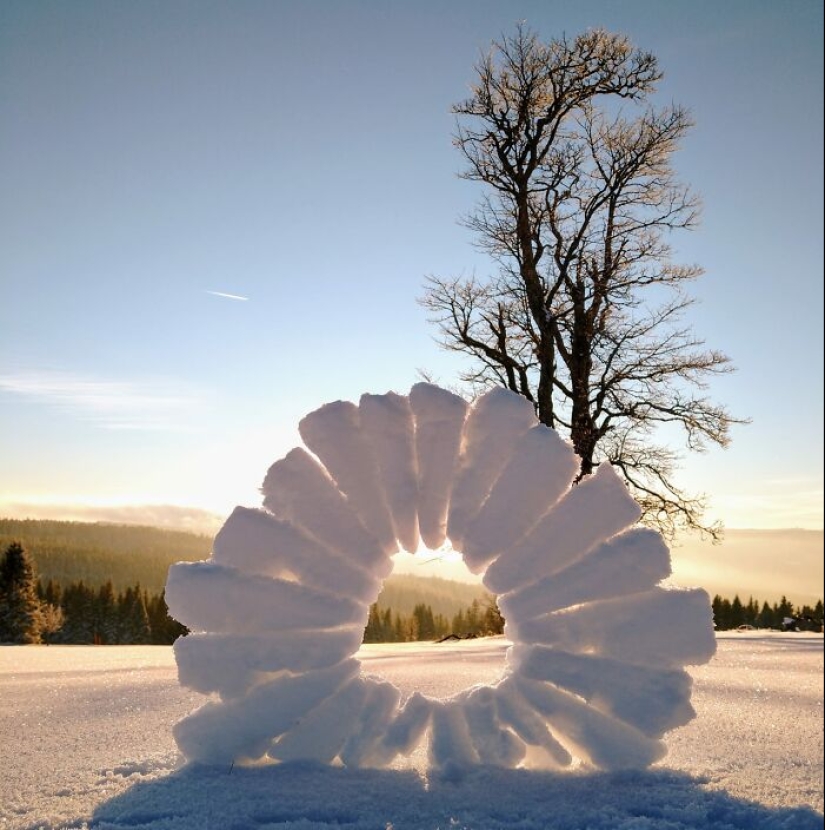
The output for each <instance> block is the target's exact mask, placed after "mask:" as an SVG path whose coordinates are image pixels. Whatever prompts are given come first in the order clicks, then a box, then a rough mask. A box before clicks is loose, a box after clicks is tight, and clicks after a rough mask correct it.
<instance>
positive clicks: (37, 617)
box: [0, 542, 186, 645]
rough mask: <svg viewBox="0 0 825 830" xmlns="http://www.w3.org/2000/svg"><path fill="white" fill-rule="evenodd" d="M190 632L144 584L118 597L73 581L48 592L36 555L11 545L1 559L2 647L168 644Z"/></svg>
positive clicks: (52, 585) (108, 590)
mask: <svg viewBox="0 0 825 830" xmlns="http://www.w3.org/2000/svg"><path fill="white" fill-rule="evenodd" d="M184 633H186V629H185V628H184V627H183V626H182V625H180V623H178V622H176V621H175V620H173V619H172V618H171V617H170V616H169V613H168V610H167V608H166V602H165V600H164V597H163V594H159V595H150V594H149V593H148V592H146V591H144V590H142V589H141V587H140V585H139V584H138V585H135V586H133V587H129V588H127V589H126V590H125V591H121V592H119V593H117V594H115V591H114V588H113V587H112V583H111V582H107V583H106V584H105V585H103V586H101V587H100V588H98V589H94V588H91V587H89V586H87V585H84V583H83V582H73V583H70V584H69V585H68V586H66V588H65V589H61V587H60V586H59V585H58V584H57V583H56V582H54V581H52V580H49V582H48V583H47V584H46V587H45V588H44V587H43V585H42V583H41V582H40V580H39V579H38V578H37V573H36V570H35V567H34V563H33V562H32V559H31V557H30V556H29V555H28V553H27V552H26V550H25V549H24V548H23V546H22V545H21V544H20V543H19V542H12V543H11V544H10V545H9V546H8V547H7V548H6V550H5V552H4V553H3V555H2V558H0V643H19V644H35V643H67V644H68V643H71V644H90V643H100V644H104V643H106V644H115V643H117V644H124V645H125V644H136V645H137V644H164V643H172V642H174V640H175V639H176V638H177V637H179V636H180V635H181V634H184Z"/></svg>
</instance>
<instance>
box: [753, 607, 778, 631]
mask: <svg viewBox="0 0 825 830" xmlns="http://www.w3.org/2000/svg"><path fill="white" fill-rule="evenodd" d="M756 619H757V622H756V625H757V626H758V627H759V628H773V627H774V626H775V625H776V621H775V619H774V613H773V609H772V608H771V607H770V605H768V603H767V602H763V603H762V610H761V611H760V612H759V616H758V617H757V618H756Z"/></svg>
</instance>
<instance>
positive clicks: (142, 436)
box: [0, 0, 823, 529]
mask: <svg viewBox="0 0 825 830" xmlns="http://www.w3.org/2000/svg"><path fill="white" fill-rule="evenodd" d="M518 20H526V21H527V23H528V24H529V25H530V26H532V27H533V28H534V29H536V30H537V31H538V33H539V34H540V35H541V36H543V37H545V38H550V37H553V36H557V35H561V34H562V33H567V34H569V35H573V34H576V33H578V32H580V31H582V30H584V29H586V28H588V27H595V26H603V27H605V28H607V29H609V30H612V31H620V32H623V33H626V34H627V35H629V36H630V37H631V39H632V40H633V41H634V43H636V44H637V45H638V46H640V47H642V48H644V49H647V50H650V51H652V52H654V53H655V54H656V55H657V57H658V58H659V60H660V63H661V67H662V69H663V70H664V72H665V79H664V81H663V82H662V83H661V85H660V92H659V95H658V98H657V100H658V101H660V102H670V101H675V102H677V103H680V104H682V105H684V106H686V107H688V108H689V109H690V110H691V111H692V113H693V116H694V119H695V122H696V126H695V128H694V129H693V131H692V132H691V134H690V136H689V138H688V139H687V141H686V142H685V144H684V148H683V149H682V150H681V152H680V153H679V154H678V156H677V157H676V167H677V169H678V171H679V173H680V175H681V177H682V179H683V180H684V181H686V182H689V183H690V184H691V185H692V186H693V187H694V188H695V189H696V190H697V191H698V192H699V193H700V194H701V195H702V197H703V201H704V213H703V223H702V225H701V227H700V228H699V229H698V230H697V231H695V232H693V233H690V234H681V235H679V236H678V237H677V238H675V239H674V244H675V248H676V252H677V259H679V261H683V262H695V263H698V264H699V265H701V266H703V267H704V268H705V269H706V275H705V276H704V277H703V278H702V280H701V281H700V282H699V283H698V284H697V285H696V290H695V294H696V295H697V297H698V298H699V299H700V301H701V304H700V305H698V306H697V307H696V308H695V309H694V310H693V311H692V313H691V316H690V321H691V322H692V323H693V325H694V326H695V329H696V332H697V333H698V334H699V335H700V336H702V337H704V338H705V339H706V341H707V344H708V346H710V347H713V348H717V349H720V350H722V351H724V352H726V353H727V354H729V355H730V357H731V358H732V360H733V362H734V364H735V365H736V366H737V368H738V371H737V373H736V374H734V375H730V376H725V377H722V378H720V379H718V380H715V381H714V382H713V383H712V384H711V387H710V393H711V395H712V396H713V397H714V398H715V399H717V400H719V401H722V402H724V403H725V404H726V405H728V407H729V408H730V409H731V411H732V412H733V414H735V415H737V416H741V417H749V418H751V419H752V423H751V424H750V425H749V426H742V427H736V428H734V430H733V443H732V446H731V447H730V448H729V449H728V450H726V451H722V450H712V451H711V452H709V453H708V454H707V455H705V456H702V457H692V458H688V459H686V462H685V468H684V472H683V474H682V475H681V477H680V481H681V482H682V483H683V484H684V485H685V486H686V487H687V488H688V489H690V490H694V491H696V490H698V491H705V492H707V493H708V495H709V496H710V500H711V511H710V518H719V519H721V520H722V521H724V523H725V524H726V525H727V526H729V527H733V528H737V527H739V528H746V527H756V528H788V527H800V528H812V529H821V528H822V527H823V430H822V426H823V380H822V378H823V256H822V227H823V198H822V197H823V188H822V183H823V138H822V137H823V127H822V125H823V71H822V70H823V12H822V5H821V3H820V2H818V1H817V2H813V0H811V2H808V1H807V0H794V2H787V3H782V4H777V3H774V2H765V1H764V0H728V1H727V2H725V3H718V2H710V0H699V2H669V3H661V2H655V0H649V1H645V2H643V0H625V2H621V3H616V2H587V0H583V2H580V3H575V4H573V3H568V2H555V0H542V2H519V0H512V2H506V3H501V2H492V1H491V0H472V2H471V1H470V0H457V1H456V2H451V3H442V2H433V1H432V0H427V1H426V2H418V3H414V4H413V3H400V2H378V0H374V2H355V0H350V1H349V2H321V0H311V1H310V2H300V3H299V2H248V1H246V2H233V3H229V2H174V3H166V2H148V1H146V0H144V1H143V2H139V3H119V4H113V3H108V2H84V1H82V0H81V1H79V2H74V3H60V2H40V1H39V0H35V2H29V1H28V0H27V2H14V1H13V0H6V2H4V3H3V4H2V5H0V288H2V294H1V295H0V298H1V299H0V469H2V478H0V515H9V514H10V513H15V512H16V513H17V514H18V515H22V514H26V515H37V514H40V515H49V516H51V517H57V516H59V515H64V516H66V517H67V518H77V517H78V513H81V514H82V513H83V511H84V510H85V511H87V515H88V516H89V517H94V516H95V515H97V516H99V517H101V516H103V515H105V511H104V513H101V511H100V508H106V509H109V508H117V510H127V511H128V510H133V511H134V510H135V506H140V505H145V504H151V505H154V506H155V507H154V508H153V509H154V510H155V512H156V513H157V515H160V513H161V512H162V510H163V506H164V505H175V506H179V507H186V508H196V509H204V510H209V511H212V512H215V513H217V514H219V515H226V514H228V512H229V511H230V510H231V509H232V507H233V506H234V505H235V504H239V503H240V504H256V503H257V502H258V495H257V488H258V486H259V484H260V482H261V480H262V478H263V474H264V472H265V471H266V468H267V467H268V466H269V464H270V463H272V462H273V461H274V460H276V459H277V458H280V457H281V456H283V455H284V454H285V453H286V452H287V451H288V450H289V449H290V448H291V447H292V446H294V445H295V444H296V443H298V441H299V439H298V436H297V423H298V420H299V419H300V418H301V417H302V416H303V415H304V414H306V413H307V412H308V411H310V410H312V409H314V408H316V407H317V406H319V405H321V404H323V403H325V402H327V401H331V400H336V399H339V398H343V399H350V400H357V399H358V397H359V396H360V394H361V393H363V392H383V391H386V390H388V389H394V390H396V391H399V392H406V391H407V390H408V389H409V387H410V386H411V385H412V384H413V383H414V382H416V380H417V379H418V377H417V370H419V369H427V370H429V371H431V372H432V374H433V375H434V376H435V377H437V378H438V379H440V380H441V381H443V382H444V383H446V384H451V383H453V382H454V379H455V375H456V372H457V367H458V366H459V363H458V361H457V359H456V358H455V357H454V356H450V355H448V354H445V353H444V352H443V351H441V350H440V349H439V348H438V346H437V345H436V344H435V342H434V340H433V335H434V331H433V329H432V327H431V326H429V325H428V323H427V321H426V314H425V312H424V310H423V309H421V308H420V307H419V306H418V305H417V303H416V298H417V297H418V296H419V295H420V294H421V292H422V284H423V280H424V277H425V275H426V274H439V275H450V274H456V273H462V272H464V273H468V272H470V271H472V270H475V271H476V272H477V273H478V274H484V273H490V272H491V270H492V265H491V263H489V262H488V261H487V260H486V259H485V258H484V256H483V255H482V254H481V253H479V252H478V251H477V250H476V249H475V248H474V247H473V237H472V234H471V233H470V232H469V231H468V230H466V229H465V228H463V227H462V226H461V225H460V224H459V223H458V219H459V217H460V216H461V215H462V214H463V213H466V212H467V210H469V209H470V208H471V207H472V205H473V203H474V200H475V199H476V197H477V196H478V195H479V191H478V190H477V189H476V188H475V187H474V186H473V185H471V184H468V183H466V182H463V181H461V180H460V179H458V178H457V175H456V174H457V172H458V171H459V169H460V168H461V160H460V158H459V156H458V153H457V152H456V151H455V149H454V148H453V147H452V146H451V132H452V129H453V118H452V116H451V115H450V113H449V109H450V105H451V104H453V103H455V102H456V101H458V100H460V99H461V98H462V97H463V96H464V95H465V94H466V90H467V87H468V85H469V83H470V82H471V81H472V79H473V72H472V66H473V64H474V62H475V60H476V59H477V57H478V54H479V51H480V50H481V49H484V48H486V47H487V45H488V44H489V42H490V41H491V40H492V39H493V38H495V37H497V36H499V35H500V34H501V32H503V31H504V32H509V31H512V29H513V26H514V24H515V22H516V21H518ZM96 510H97V513H95V511H96ZM109 515H113V514H112V513H110V514H109ZM134 515H139V510H138V511H137V512H136V513H134ZM146 515H149V514H146Z"/></svg>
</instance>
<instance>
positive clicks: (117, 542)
mask: <svg viewBox="0 0 825 830" xmlns="http://www.w3.org/2000/svg"><path fill="white" fill-rule="evenodd" d="M12 542H20V543H21V544H22V545H23V547H24V548H25V549H26V551H27V552H28V554H29V555H30V556H31V557H32V559H33V560H34V563H35V565H36V568H37V572H38V574H39V576H40V578H41V579H42V580H43V582H44V583H46V582H48V581H49V580H52V581H53V582H55V583H59V584H61V585H64V586H68V585H69V583H71V582H81V581H82V582H83V583H84V584H85V585H87V586H90V587H93V588H100V587H101V586H103V585H105V584H106V583H107V582H111V583H112V586H113V587H114V590H115V591H125V590H126V589H127V588H129V587H131V586H134V585H135V584H138V583H139V584H140V585H142V586H143V588H144V590H146V591H148V592H149V593H150V594H160V592H161V591H162V590H163V588H164V586H165V585H166V574H167V572H168V570H169V566H170V565H171V564H172V563H173V562H181V561H194V560H197V559H207V558H208V557H209V554H210V552H211V549H212V539H211V538H210V537H208V536H199V535H196V534H194V533H187V532H185V531H181V530H161V529H160V528H155V527H142V526H137V525H114V524H105V523H89V522H57V521H47V520H40V519H0V551H3V550H5V549H6V548H7V547H8V546H9V545H10V544H11V543H12Z"/></svg>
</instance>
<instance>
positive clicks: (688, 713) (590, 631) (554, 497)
mask: <svg viewBox="0 0 825 830" xmlns="http://www.w3.org/2000/svg"><path fill="white" fill-rule="evenodd" d="M299 430H300V433H301V437H302V438H303V440H304V441H305V443H306V446H307V448H308V449H309V450H310V451H311V453H313V454H314V455H313V454H310V453H309V452H307V451H306V450H304V449H302V448H296V449H294V450H292V451H291V452H290V453H288V454H287V455H286V456H285V457H284V458H282V459H280V460H279V461H276V462H275V463H274V464H273V465H272V466H271V467H270V469H269V471H268V472H267V474H266V477H265V480H264V483H263V486H262V493H263V507H262V508H246V507H238V508H236V509H235V511H234V512H233V513H232V515H231V516H230V517H229V518H228V519H227V521H226V523H225V524H224V526H223V528H222V529H221V531H220V532H219V533H218V534H217V536H216V537H215V541H214V544H213V549H212V557H211V559H210V560H208V561H206V562H196V563H179V564H177V565H174V566H173V567H172V568H171V569H170V572H169V577H168V581H167V586H166V598H167V602H168V604H169V608H170V611H171V613H172V614H173V616H175V617H176V618H177V619H178V620H180V621H181V622H183V623H184V624H185V625H187V626H188V627H189V628H190V629H191V630H192V633H191V634H190V635H189V636H188V637H185V638H182V639H179V640H178V641H177V643H176V644H175V657H176V660H177V663H178V674H179V678H180V682H181V683H182V684H184V685H186V686H189V687H190V688H192V689H195V690H196V691H198V692H202V693H204V694H216V695H217V696H218V697H217V698H216V699H213V700H211V701H210V702H208V703H206V704H205V705H204V706H203V707H201V708H200V709H198V710H197V711H195V712H194V713H192V714H191V715H189V716H188V717H187V718H185V719H184V720H182V721H181V722H180V723H178V724H177V725H176V727H175V738H176V740H177V742H178V745H179V747H180V749H181V751H182V752H183V753H184V755H186V757H187V758H188V759H190V760H192V761H198V762H202V763H210V764H225V763H226V764H228V763H233V762H258V761H270V762H282V761H292V760H313V761H318V762H321V763H342V764H344V765H346V766H352V767H363V766H367V767H381V766H386V765H387V764H389V763H391V762H392V760H393V759H394V758H395V757H396V756H397V755H407V754H409V753H411V752H413V751H414V750H415V749H416V748H417V747H418V746H419V745H420V744H421V743H422V742H426V744H427V747H428V757H429V761H430V764H431V765H432V766H433V767H434V768H436V769H439V770H441V771H442V772H444V773H446V774H450V773H454V772H457V771H460V770H462V769H464V768H467V767H470V766H473V765H476V764H483V765H492V766H503V767H516V766H519V765H522V766H528V767H542V768H550V769H559V768H567V767H571V766H573V765H574V764H575V763H576V761H577V760H578V762H581V763H584V764H587V765H589V766H592V767H596V768H601V769H608V770H610V769H633V768H642V767H646V766H648V765H649V764H652V763H654V762H655V761H657V760H658V759H660V758H661V757H662V756H663V754H664V753H665V745H664V743H663V742H662V740H661V739H662V736H663V735H664V734H665V733H666V732H667V731H668V730H671V729H674V728H676V727H678V726H682V725H684V724H685V723H687V722H688V721H689V720H690V719H691V718H692V717H693V716H694V711H693V709H692V707H691V705H690V693H691V680H690V676H689V675H688V674H687V673H686V672H685V670H684V666H686V665H693V664H698V663H704V662H706V661H707V660H709V659H710V657H711V656H712V655H713V653H714V650H715V639H714V636H713V623H712V615H711V610H710V602H709V599H708V596H707V594H706V593H705V592H704V591H701V590H669V589H666V588H664V587H662V586H661V584H660V583H661V582H662V580H664V579H666V578H667V577H668V576H669V575H670V555H669V552H668V549H667V547H666V545H665V544H664V542H663V540H662V538H661V536H660V535H659V534H658V533H655V532H654V531H652V530H648V529H644V528H639V527H634V525H635V523H636V521H637V520H638V518H639V513H640V511H639V507H638V505H637V504H636V502H635V501H634V500H633V499H632V498H631V496H630V494H629V492H628V491H627V488H626V487H625V485H624V483H623V482H622V481H621V479H620V478H619V476H618V475H616V473H615V472H614V471H613V469H612V468H611V467H610V466H609V465H607V464H603V465H602V466H600V467H599V468H598V470H597V471H596V473H595V474H594V475H592V476H590V477H588V478H587V479H585V480H584V481H582V482H581V483H580V484H576V485H574V484H573V481H574V478H575V475H576V470H577V459H576V456H575V454H574V453H573V450H572V448H571V447H570V446H569V445H568V444H566V443H565V442H564V441H562V440H561V439H560V438H559V436H558V435H557V434H556V433H555V432H554V431H553V430H550V429H548V428H547V427H544V426H542V425H540V424H538V423H537V421H536V418H535V416H534V414H533V410H532V407H531V405H530V404H529V402H528V401H526V400H525V399H524V398H522V397H520V396H518V395H515V394H513V393H511V392H507V391H505V390H503V389H496V390H493V391H492V392H489V393H487V394H486V395H483V396H482V397H480V398H479V399H478V400H477V401H476V402H475V404H474V405H473V406H472V407H468V405H467V403H466V402H465V401H463V400H462V399H461V398H459V397H457V396H456V395H453V394H452V393H450V392H447V391H445V390H443V389H439V388H438V387H436V386H433V385H431V384H427V383H419V384H416V385H415V386H414V387H413V388H412V390H411V391H410V394H409V396H408V397H407V396H403V395H398V394H395V393H388V394H386V395H363V396H362V397H361V400H360V402H359V404H358V405H355V404H352V403H346V402H342V401H338V402H335V403H332V404H327V405H326V406H323V407H321V408H320V409H318V410H316V411H315V412H312V413H310V414H309V415H307V416H306V417H305V418H304V419H303V420H302V421H301V423H300V425H299ZM448 538H449V540H450V541H451V542H452V544H453V545H454V546H456V547H457V548H459V549H461V550H462V551H463V553H464V557H465V561H466V563H467V566H468V567H469V568H470V569H471V570H473V571H474V572H476V573H483V574H484V577H483V579H484V584H485V585H486V587H487V588H488V589H489V590H490V591H492V592H493V593H495V594H496V595H497V599H498V603H499V605H500V607H501V609H502V611H503V613H504V616H505V618H506V619H507V627H506V629H505V633H506V634H507V636H508V637H509V638H510V639H511V640H512V642H513V645H512V647H511V648H510V650H509V652H508V657H507V665H506V671H505V675H504V677H503V678H502V680H501V681H500V682H499V683H498V684H497V685H495V686H480V687H473V688H470V689H467V690H465V691H464V692H462V693H460V694H458V695H455V696H454V697H452V698H449V699H447V700H434V699H431V698H428V697H426V696H425V695H423V694H420V693H418V692H416V693H414V694H413V695H411V696H410V697H408V698H407V699H405V700H402V699H401V695H400V693H399V691H398V689H397V688H396V687H395V686H393V685H392V684H391V683H388V682H387V681H385V680H382V679H381V678H376V677H370V676H366V675H364V674H362V672H361V668H360V663H359V661H358V660H357V658H355V656H354V655H355V654H356V652H357V650H358V648H359V645H360V642H361V637H362V634H363V629H364V625H365V623H366V619H367V614H368V611H369V606H370V604H371V603H373V602H374V601H375V599H376V597H377V596H378V593H379V591H380V587H381V580H382V579H383V578H384V577H385V576H386V575H387V574H388V573H389V571H390V570H391V568H392V559H391V557H392V555H393V554H394V553H396V552H397V551H398V550H399V549H401V548H403V549H405V550H407V551H410V552H414V551H415V550H416V548H417V547H418V544H419V539H421V540H423V542H424V544H425V545H426V546H428V547H430V548H438V547H440V546H441V545H442V544H443V543H444V542H445V540H446V539H448Z"/></svg>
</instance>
